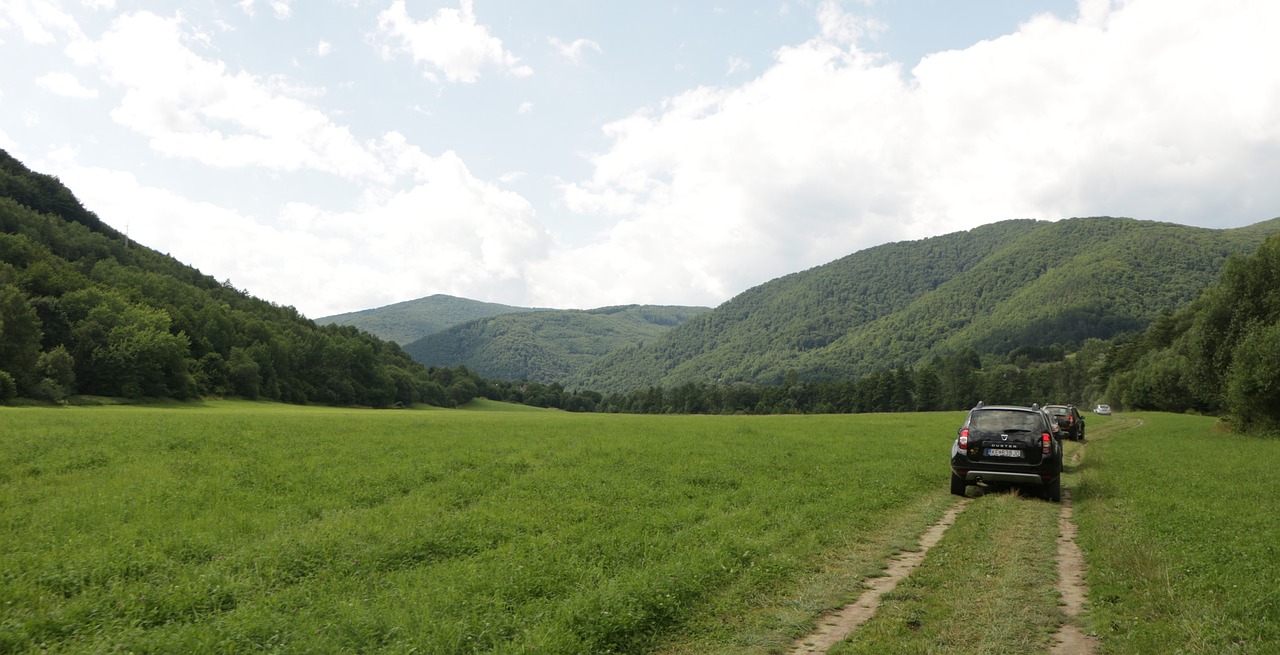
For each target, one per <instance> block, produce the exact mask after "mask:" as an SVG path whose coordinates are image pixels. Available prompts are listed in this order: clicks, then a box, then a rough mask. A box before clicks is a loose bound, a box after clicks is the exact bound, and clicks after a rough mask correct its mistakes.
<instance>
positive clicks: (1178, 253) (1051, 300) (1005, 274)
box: [566, 217, 1280, 391]
mask: <svg viewBox="0 0 1280 655" xmlns="http://www.w3.org/2000/svg"><path fill="white" fill-rule="evenodd" d="M1276 232H1280V219H1277V220H1272V221H1268V222H1266V223H1261V224H1257V225H1253V226H1249V227H1246V228H1240V229H1234V230H1209V229H1204V228H1194V227H1187V226H1181V225H1173V224H1167V223H1157V222H1150V221H1138V220H1133V219H1126V218H1109V217H1101V218H1076V219H1070V220H1063V221H1058V222H1044V221H1033V220H1013V221H1004V222H999V223H994V224H990V225H985V226H982V227H979V228H975V229H973V230H970V231H967V232H957V233H953V234H948V235H943V236H939V237H934V238H930V239H924V240H920V241H912V242H900V243H891V244H886V245H883V246H878V247H875V248H869V249H867V250H864V251H860V252H858V253H854V254H853V255H850V256H848V257H845V258H842V259H839V260H837V261H834V262H831V263H829V264H826V265H824V266H819V267H817V268H814V269H810V270H808V271H804V272H801V273H795V274H792V275H788V276H785V277H782V278H779V279H777V280H773V281H771V282H768V283H766V284H763V285H760V286H758V287H755V288H753V289H750V290H748V291H746V292H744V293H742V294H740V295H739V296H737V297H735V298H733V299H731V300H730V301H728V302H726V303H725V304H723V305H721V306H720V307H718V308H716V309H715V310H714V311H712V312H709V313H707V314H704V315H701V316H698V317H695V318H694V319H692V320H690V321H688V322H687V323H685V324H684V325H681V326H679V327H677V328H675V329H673V330H671V331H670V332H669V333H668V334H667V335H666V336H664V337H663V338H661V339H659V340H654V341H648V342H646V343H643V344H634V345H630V346H627V347H625V348H623V349H621V350H618V351H615V352H612V353H610V354H609V355H607V356H605V357H603V358H601V359H600V360H599V361H598V362H595V363H594V364H592V365H590V366H589V367H587V368H586V369H584V370H583V372H582V373H580V374H579V375H576V376H573V377H571V378H569V379H568V380H567V382H566V385H567V386H571V387H577V388H589V389H595V390H600V391H620V390H621V391H625V390H632V389H637V388H643V387H646V386H649V385H665V386H674V385H679V384H683V383H687V382H719V383H725V384H731V383H735V382H748V383H753V384H766V385H767V384H778V383H782V382H783V381H784V380H787V379H792V380H801V381H804V380H810V381H820V380H841V379H853V378H857V377H860V376H862V375H865V374H867V373H870V372H873V371H877V370H883V369H888V368H893V367H901V366H911V365H914V364H917V363H919V362H921V361H923V360H927V359H929V358H931V357H932V356H933V355H946V354H951V353H956V352H960V351H961V350H964V349H966V348H973V349H974V350H975V351H977V352H978V353H980V354H982V353H994V354H1001V355H1003V354H1006V353H1008V352H1010V351H1011V350H1013V349H1015V348H1018V347H1020V346H1035V345H1048V344H1055V343H1058V344H1068V343H1077V344H1078V343H1082V342H1083V341H1084V340H1085V339H1089V338H1099V339H1109V338H1112V337H1114V336H1116V335H1118V334H1123V333H1128V332H1135V331H1139V330H1141V329H1143V328H1145V327H1146V326H1147V325H1148V324H1150V323H1151V321H1152V320H1154V319H1155V318H1156V317H1157V316H1159V315H1160V314H1161V313H1162V312H1165V311H1169V310H1172V309H1175V308H1177V307H1179V306H1182V305H1184V304H1185V303H1187V302H1189V301H1190V300H1191V299H1192V298H1194V297H1195V296H1196V295H1197V294H1198V293H1199V292H1200V291H1201V290H1203V289H1204V288H1205V287H1207V286H1208V285H1209V284H1210V283H1211V282H1212V281H1213V280H1214V279H1215V278H1216V276H1217V275H1218V273H1219V271H1220V270H1221V269H1222V267H1223V264H1224V263H1225V261H1226V259H1227V257H1228V256H1230V255H1232V254H1245V253H1249V252H1252V251H1254V250H1255V249H1256V248H1257V247H1258V246H1259V245H1260V244H1261V243H1262V241H1263V240H1264V239H1265V237H1266V236H1267V235H1268V234H1273V233H1276Z"/></svg>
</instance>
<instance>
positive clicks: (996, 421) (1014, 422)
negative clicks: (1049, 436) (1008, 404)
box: [969, 409, 1043, 432]
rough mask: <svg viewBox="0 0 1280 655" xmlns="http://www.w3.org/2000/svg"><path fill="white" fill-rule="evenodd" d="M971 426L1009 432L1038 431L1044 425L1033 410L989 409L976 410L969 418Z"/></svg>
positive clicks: (985, 430)
mask: <svg viewBox="0 0 1280 655" xmlns="http://www.w3.org/2000/svg"><path fill="white" fill-rule="evenodd" d="M969 427H970V428H972V429H974V430H981V431H982V432H1008V431H1009V430H1026V431H1027V432H1038V431H1039V430H1040V428H1041V427H1043V426H1042V424H1041V422H1040V418H1039V417H1038V416H1037V415H1036V414H1033V413H1031V412H1018V411H1009V410H1002V409H987V410H982V411H977V412H974V413H973V416H972V417H971V418H970V419H969Z"/></svg>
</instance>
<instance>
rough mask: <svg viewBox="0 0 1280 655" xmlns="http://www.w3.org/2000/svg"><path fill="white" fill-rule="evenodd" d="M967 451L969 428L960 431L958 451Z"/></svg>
mask: <svg viewBox="0 0 1280 655" xmlns="http://www.w3.org/2000/svg"><path fill="white" fill-rule="evenodd" d="M968 449H969V428H965V429H963V430H961V431H960V450H968Z"/></svg>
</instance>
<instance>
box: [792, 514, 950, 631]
mask: <svg viewBox="0 0 1280 655" xmlns="http://www.w3.org/2000/svg"><path fill="white" fill-rule="evenodd" d="M968 504H969V501H967V500H966V501H960V502H958V503H956V504H955V505H954V506H952V507H951V509H949V510H947V513H946V514H943V516H942V518H941V519H939V520H938V522H937V523H934V524H933V525H932V526H930V527H929V529H928V530H925V532H924V534H922V535H920V549H919V550H915V551H910V552H902V553H899V554H898V555H896V556H894V557H893V558H892V559H890V560H889V565H888V567H887V568H886V569H885V570H884V573H883V574H882V575H880V576H878V577H874V578H867V579H866V580H864V581H863V584H864V585H865V586H866V587H867V590H866V591H864V592H862V595H861V596H859V597H858V600H856V601H854V602H852V603H850V604H848V605H845V606H844V607H842V608H840V609H838V610H836V611H835V612H832V613H831V614H828V615H827V616H825V617H823V618H822V620H820V621H819V624H820V627H819V628H818V630H817V631H816V632H814V633H813V634H811V635H809V636H807V637H803V638H801V639H799V640H797V641H796V642H795V644H793V645H792V647H791V651H790V652H791V655H820V654H825V653H826V652H827V649H829V648H831V647H832V646H834V645H835V644H837V643H839V642H840V641H842V640H843V639H844V638H845V637H848V636H849V634H850V633H852V632H853V631H854V630H856V629H858V626H860V625H862V624H863V623H866V622H867V621H868V620H869V619H870V618H871V617H872V616H874V615H875V613H876V609H878V608H879V607H880V597H881V596H883V595H885V594H886V593H888V592H890V591H893V589H894V588H895V587H897V586H898V582H900V581H901V580H902V579H903V578H905V577H907V575H908V574H910V573H911V571H913V570H914V569H915V568H916V567H917V566H919V565H920V562H923V561H924V556H925V553H927V552H929V549H930V548H932V547H933V546H934V545H935V544H937V543H938V541H939V540H941V539H942V535H943V534H944V533H946V531H947V528H949V527H951V524H953V523H955V522H956V516H958V515H959V514H960V512H962V511H964V508H965V507H967V506H968Z"/></svg>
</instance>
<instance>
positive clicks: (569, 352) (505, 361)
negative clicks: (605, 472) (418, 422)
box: [404, 305, 710, 383]
mask: <svg viewBox="0 0 1280 655" xmlns="http://www.w3.org/2000/svg"><path fill="white" fill-rule="evenodd" d="M708 311H710V310H709V309H707V308H705V307H667V306H655V305H625V306H620V307H604V308H600V309H591V310H542V311H533V312H524V313H514V314H502V315H500V316H494V317H490V318H482V319H477V320H474V321H471V322H469V323H464V324H462V325H457V326H454V327H452V328H449V329H447V330H444V331H441V332H437V333H435V334H431V335H428V336H426V337H423V338H422V339H420V340H418V341H415V342H413V343H410V344H408V345H406V346H405V347H404V349H405V352H407V353H409V355H410V356H412V357H413V358H414V359H415V360H417V361H418V362H420V363H422V364H425V365H427V366H457V365H465V366H466V367H467V368H468V369H470V370H472V371H475V372H476V373H478V374H480V375H482V376H485V377H491V378H497V379H502V380H531V381H535V382H546V383H552V382H562V381H564V380H565V379H567V378H569V377H571V376H573V375H574V374H576V373H577V372H578V371H580V370H581V369H582V367H584V366H586V365H588V364H590V363H592V362H594V361H596V360H598V359H599V358H600V357H602V356H604V355H606V354H608V353H610V352H613V351H615V350H618V349H619V348H622V347H624V346H626V345H628V344H636V343H644V342H645V341H649V340H654V339H659V338H661V337H662V335H664V334H665V333H666V332H668V331H669V330H671V329H672V328H673V327H675V326H678V325H680V324H682V323H685V322H686V321H688V320H689V319H691V318H693V317H695V316H698V315H701V314H704V313H706V312H708Z"/></svg>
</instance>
